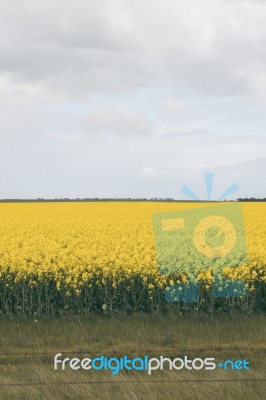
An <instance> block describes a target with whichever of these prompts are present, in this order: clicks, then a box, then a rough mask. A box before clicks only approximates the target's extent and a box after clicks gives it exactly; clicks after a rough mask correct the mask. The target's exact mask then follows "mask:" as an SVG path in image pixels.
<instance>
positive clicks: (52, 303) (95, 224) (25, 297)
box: [0, 202, 266, 315]
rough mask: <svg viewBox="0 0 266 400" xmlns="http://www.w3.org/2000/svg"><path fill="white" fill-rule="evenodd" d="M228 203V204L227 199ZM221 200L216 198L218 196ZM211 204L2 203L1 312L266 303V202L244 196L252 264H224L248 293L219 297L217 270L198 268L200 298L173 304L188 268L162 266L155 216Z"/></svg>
mask: <svg viewBox="0 0 266 400" xmlns="http://www.w3.org/2000/svg"><path fill="white" fill-rule="evenodd" d="M223 204H224V203H223ZM216 205H217V203H216ZM206 206H211V204H210V203H208V204H207V205H206V203H199V204H197V203H182V202H181V203H167V202H87V203H86V202H84V203H79V202H66V203H63V202H62V203H60V202H50V203H33V202H32V203H1V204H0V313H2V314H11V313H12V314H32V315H40V314H44V315H54V314H64V313H71V312H72V313H89V312H105V313H113V312H119V311H124V312H131V311H157V312H160V311H163V310H169V308H170V309H177V310H179V311H184V310H185V311H186V310H189V311H194V312H198V311H201V310H202V311H208V312H215V311H231V310H234V311H235V310H236V311H239V312H251V311H253V310H265V295H266V290H265V285H266V203H242V210H243V218H244V224H245V235H246V243H247V249H248V263H247V264H246V265H243V266H241V267H235V268H230V266H228V267H227V268H224V272H223V273H224V275H225V276H226V277H228V278H230V279H238V280H240V281H242V282H244V283H245V285H246V287H247V295H246V296H244V297H243V298H222V299H221V298H215V297H214V296H213V291H212V285H213V274H212V270H211V269H208V270H201V271H200V272H199V274H198V278H197V279H198V283H199V288H200V291H199V301H198V302H197V303H193V304H184V303H174V304H173V303H167V302H165V298H164V292H165V289H166V288H167V287H169V285H173V284H175V283H186V282H187V281H186V276H185V274H182V273H179V272H175V273H172V274H168V275H162V274H161V273H160V272H159V271H158V267H157V256H156V251H155V240H154V232H153V225H152V216H153V214H155V213H158V212H165V211H174V210H181V209H184V210H185V209H189V208H193V207H206Z"/></svg>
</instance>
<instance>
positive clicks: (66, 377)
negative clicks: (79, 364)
mask: <svg viewBox="0 0 266 400" xmlns="http://www.w3.org/2000/svg"><path fill="white" fill-rule="evenodd" d="M265 327H266V316H263V315H250V316H237V317H230V316H225V315H223V316H220V317H218V316H214V317H209V316H207V315H201V316H199V315H198V316H197V315H194V316H181V315H180V316H174V315H168V316H155V315H147V314H139V315H132V316H128V315H124V316H123V315H121V316H116V317H107V316H102V317H100V316H90V317H74V316H73V317H72V318H69V317H67V318H63V317H61V318H58V319H51V318H50V319H44V318H43V319H40V320H38V321H36V320H34V319H28V318H25V319H18V318H15V317H14V318H8V319H7V318H1V319H0V330H1V337H0V399H1V400H2V399H3V400H6V399H7V400H9V399H12V400H13V399H25V400H31V399H38V400H42V399H45V400H46V399H47V400H50V399H51V400H52V399H60V400H61V399H71V400H72V399H93V400H94V399H96V400H98V399H99V400H101V399H118V400H119V399H143V400H144V399H145V400H146V399H154V400H155V399H166V400H167V399H171V400H172V399H177V400H179V399H180V400H181V399H182V400H186V399H187V400H197V399H199V400H200V399H205V398H207V397H208V398H210V399H217V400H224V399H228V400H230V399H232V400H242V399H246V398H250V399H252V400H253V399H254V400H261V399H263V398H264V396H265V390H266V386H265V384H266V382H265V381H262V380H260V379H263V375H264V376H265V365H263V363H264V358H265V354H266V344H265ZM58 352H61V353H63V355H64V356H65V357H68V356H70V357H75V356H77V357H80V358H82V357H85V356H97V355H101V354H103V355H106V356H115V357H119V356H123V355H128V356H129V357H130V356H132V357H141V356H144V355H145V354H148V355H150V356H154V357H158V356H160V355H164V356H168V357H179V356H183V355H185V354H187V355H188V356H190V357H191V358H195V357H202V358H205V357H215V358H216V360H217V361H218V360H221V361H224V360H225V359H227V358H231V359H246V360H248V361H250V366H251V369H250V370H249V371H230V370H226V371H224V370H222V369H219V368H217V369H216V370H215V371H204V370H201V371H188V370H182V371H168V370H164V371H160V372H157V371H155V372H154V373H153V374H152V375H151V376H149V375H148V374H147V372H145V371H140V372H132V371H129V372H121V373H120V374H118V375H115V376H113V375H112V374H111V372H110V371H99V372H96V371H72V370H65V371H60V370H58V371H54V369H53V358H54V355H55V354H56V353H58ZM240 379H242V381H241V382H239V381H238V380H240ZM162 380H163V381H164V382H161V381H162ZM210 380H212V381H210ZM221 380H223V381H221ZM227 380H230V381H227ZM233 380H234V381H233ZM244 380H248V381H244ZM251 380H252V381H251ZM89 382H90V383H89Z"/></svg>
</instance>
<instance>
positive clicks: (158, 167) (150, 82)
mask: <svg viewBox="0 0 266 400" xmlns="http://www.w3.org/2000/svg"><path fill="white" fill-rule="evenodd" d="M265 11H266V3H265V2H263V1H259V0H254V1H249V0H232V1H225V0H213V1H209V0H198V1H195V0H187V1H181V0H180V1H179V0H178V1H177V0H166V1H165V2H164V3H163V4H162V2H161V1H158V0H153V1H152V0H142V1H135V2H132V1H129V0H99V1H98V2H95V1H93V0H78V1H77V2H73V1H70V0H64V1H63V0H47V1H45V2H44V1H41V0H35V1H30V0H3V1H1V3H0V52H1V53H0V54H1V58H0V167H1V168H0V171H1V172H0V179H1V191H0V197H20V196H25V197H45V196H50V197H55V196H57V197H61V196H73V197H82V196H126V197H127V196H133V197H137V196H147V197H157V196H158V197H176V194H177V193H178V191H177V187H178V185H179V183H180V184H183V183H184V181H186V182H188V183H189V181H191V183H195V187H196V188H198V189H199V186H198V185H199V177H200V176H201V174H202V172H203V171H205V170H207V169H213V170H214V169H217V173H218V172H221V174H223V176H224V183H226V179H227V178H226V176H227V177H228V179H229V178H230V177H231V176H233V175H234V173H235V171H236V173H237V174H239V176H238V177H239V181H240V182H241V187H242V189H241V190H242V191H243V192H242V196H245V194H246V196H248V195H250V196H251V195H256V194H260V193H261V191H262V190H263V189H261V188H263V187H264V188H265V176H264V175H263V174H262V171H263V170H264V169H265V159H264V155H265V151H266V142H265V137H266V134H265V132H266V116H265V101H266V97H265V93H266V68H265V67H266V50H265V49H266V47H265V39H266V25H265V21H264V20H265V18H264V15H265ZM254 160H260V161H258V162H255V161H254ZM249 167H250V168H251V169H252V174H253V176H255V175H256V176H260V177H261V178H260V181H261V182H262V184H260V183H259V181H256V180H252V179H251V178H250V176H247V171H248V168H249ZM219 168H221V169H220V170H219ZM230 171H231V172H230ZM241 171H242V172H241ZM229 180H230V179H229ZM254 182H257V183H256V185H258V186H256V185H254ZM259 185H260V186H259ZM264 190H265V189H264Z"/></svg>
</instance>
